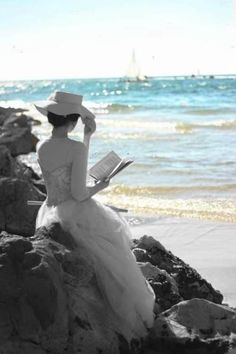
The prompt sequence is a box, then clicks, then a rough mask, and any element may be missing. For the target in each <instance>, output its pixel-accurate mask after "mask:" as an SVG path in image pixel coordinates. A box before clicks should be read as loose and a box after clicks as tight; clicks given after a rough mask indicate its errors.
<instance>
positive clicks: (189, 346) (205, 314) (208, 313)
mask: <svg viewBox="0 0 236 354" xmlns="http://www.w3.org/2000/svg"><path fill="white" fill-rule="evenodd" d="M235 333H236V312H235V311H234V310H232V309H230V308H229V307H226V306H223V305H218V304H215V303H212V302H210V301H207V300H204V299H191V300H187V301H182V302H180V303H179V304H177V305H174V306H173V307H171V308H170V309H169V310H167V311H165V312H163V313H162V314H160V315H159V316H158V317H157V318H156V320H155V324H154V327H153V329H152V330H151V333H150V336H149V340H150V342H149V344H148V345H149V347H151V348H155V347H156V348H161V349H162V351H163V353H169V354H171V353H173V354H178V353H181V354H185V353H188V354H191V353H194V354H195V353H199V354H204V353H212V354H213V353H227V352H228V350H229V348H230V347H231V346H233V345H234V340H233V337H232V335H233V336H234V335H235Z"/></svg>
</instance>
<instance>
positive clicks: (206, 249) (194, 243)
mask: <svg viewBox="0 0 236 354" xmlns="http://www.w3.org/2000/svg"><path fill="white" fill-rule="evenodd" d="M126 217H127V219H128V221H129V223H130V225H131V230H132V235H133V238H139V237H141V236H143V235H150V236H153V237H154V238H156V239H157V240H159V241H160V242H161V243H162V244H163V245H164V246H165V247H166V248H167V249H168V250H170V251H171V252H172V253H174V254H175V255H176V256H178V257H180V258H181V259H182V260H183V261H184V262H186V263H188V264H189V265H190V266H191V267H193V268H195V269H196V270H197V271H198V272H199V273H200V274H201V276H202V277H203V278H205V279H207V281H209V282H210V283H211V284H212V286H213V287H214V288H215V289H218V290H220V291H221V292H222V294H223V295H224V303H227V304H228V305H230V306H233V307H236V223H227V222H215V221H207V220H199V219H188V218H177V217H171V216H148V217H146V216H137V215H136V216H131V215H128V216H126Z"/></svg>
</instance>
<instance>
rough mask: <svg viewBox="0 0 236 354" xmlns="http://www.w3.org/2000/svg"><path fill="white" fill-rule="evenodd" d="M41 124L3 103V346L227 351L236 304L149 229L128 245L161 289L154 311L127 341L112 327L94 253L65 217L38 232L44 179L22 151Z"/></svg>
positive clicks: (34, 352) (2, 353)
mask: <svg viewBox="0 0 236 354" xmlns="http://www.w3.org/2000/svg"><path fill="white" fill-rule="evenodd" d="M33 124H39V122H38V121H35V120H33V119H32V118H31V117H29V116H27V115H26V114H25V112H22V111H21V110H15V109H10V108H8V109H4V108H1V107H0V232H1V233H0V354H13V353H14V354H15V353H17V354H46V353H51V354H66V353H67V354H72V353H74V354H76V353H83V354H87V353H88V354H93V353H103V354H105V353H107V354H108V353H109V354H113V353H114V354H116V353H121V354H126V353H140V354H141V353H146V354H154V353H156V354H172V353H173V354H178V353H179V354H180V353H181V354H188V353H190V354H191V353H192V354H198V353H199V354H204V353H212V354H213V353H214V354H217V353H230V351H231V349H232V348H233V347H234V346H235V343H236V339H235V338H236V311H235V309H232V308H230V307H229V306H227V305H222V302H223V295H222V294H221V293H220V292H219V291H217V290H215V289H214V288H213V287H212V286H211V284H209V283H208V282H207V281H206V280H205V279H203V278H202V277H201V276H200V274H199V273H198V272H197V271H196V270H194V269H193V268H191V267H190V266H189V265H187V264H186V263H184V262H183V261H182V260H181V259H179V258H178V257H176V256H175V255H173V254H172V253H171V252H170V251H168V250H167V249H165V247H164V246H163V245H162V244H161V243H159V242H158V241H156V240H155V239H154V238H152V237H151V236H143V237H142V238H141V239H139V240H133V247H132V251H133V253H134V255H135V256H136V259H137V262H138V265H139V267H140V268H141V270H142V272H143V274H144V276H145V277H146V279H147V280H148V281H149V283H150V284H151V286H152V287H153V289H154V291H155V294H156V307H155V312H156V319H155V324H154V327H153V329H152V330H151V331H150V333H149V335H148V336H147V338H146V339H145V340H143V341H142V342H137V341H135V340H134V341H133V342H132V345H131V347H129V346H128V343H127V342H126V341H125V339H124V338H123V337H122V336H121V335H120V334H119V333H117V332H116V330H115V328H114V321H113V314H112V313H111V312H110V311H109V309H108V308H107V307H106V306H105V304H104V303H103V300H102V298H101V295H100V293H99V290H98V286H97V283H96V277H95V271H94V269H93V267H92V265H91V263H90V262H89V255H87V254H86V251H85V250H84V249H83V248H82V247H81V248H78V247H76V246H75V244H74V241H73V238H72V237H71V236H70V235H69V234H67V233H65V232H64V231H63V230H62V229H61V227H60V225H59V224H52V225H50V228H47V229H46V228H44V227H43V228H40V229H38V230H36V231H35V226H34V225H35V218H36V215H37V211H38V207H32V206H30V207H29V206H28V205H27V200H41V201H42V200H44V199H45V196H46V190H45V185H44V182H43V180H42V179H41V178H40V176H38V175H37V174H36V173H35V172H34V171H33V170H32V168H30V167H29V166H27V165H25V164H24V163H22V162H21V161H20V160H19V159H18V156H19V155H20V154H27V153H29V152H31V151H35V146H36V143H37V141H38V139H37V137H35V136H34V135H33V134H32V133H31V127H32V125H33Z"/></svg>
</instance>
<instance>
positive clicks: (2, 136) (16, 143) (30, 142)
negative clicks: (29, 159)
mask: <svg viewBox="0 0 236 354" xmlns="http://www.w3.org/2000/svg"><path fill="white" fill-rule="evenodd" d="M38 141H39V139H38V138H36V136H35V135H33V134H32V133H31V131H30V129H29V128H25V127H23V128H22V127H11V128H6V127H5V128H0V145H5V146H7V147H8V149H9V150H10V152H11V154H12V156H17V155H20V154H28V153H29V152H31V151H34V152H35V151H36V149H35V147H36V144H37V142H38Z"/></svg>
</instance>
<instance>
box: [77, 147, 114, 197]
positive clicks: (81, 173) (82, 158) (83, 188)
mask: <svg viewBox="0 0 236 354" xmlns="http://www.w3.org/2000/svg"><path fill="white" fill-rule="evenodd" d="M87 168H88V148H87V146H85V145H84V144H83V143H77V144H76V145H75V147H74V155H73V162H72V171H71V195H72V197H73V198H75V199H76V200H78V201H80V202H82V201H84V200H87V199H89V198H91V197H92V196H93V195H95V194H96V193H98V192H99V191H101V190H102V189H104V188H106V187H107V186H108V185H109V182H99V183H97V184H95V185H94V186H92V187H87V185H86V182H87Z"/></svg>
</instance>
